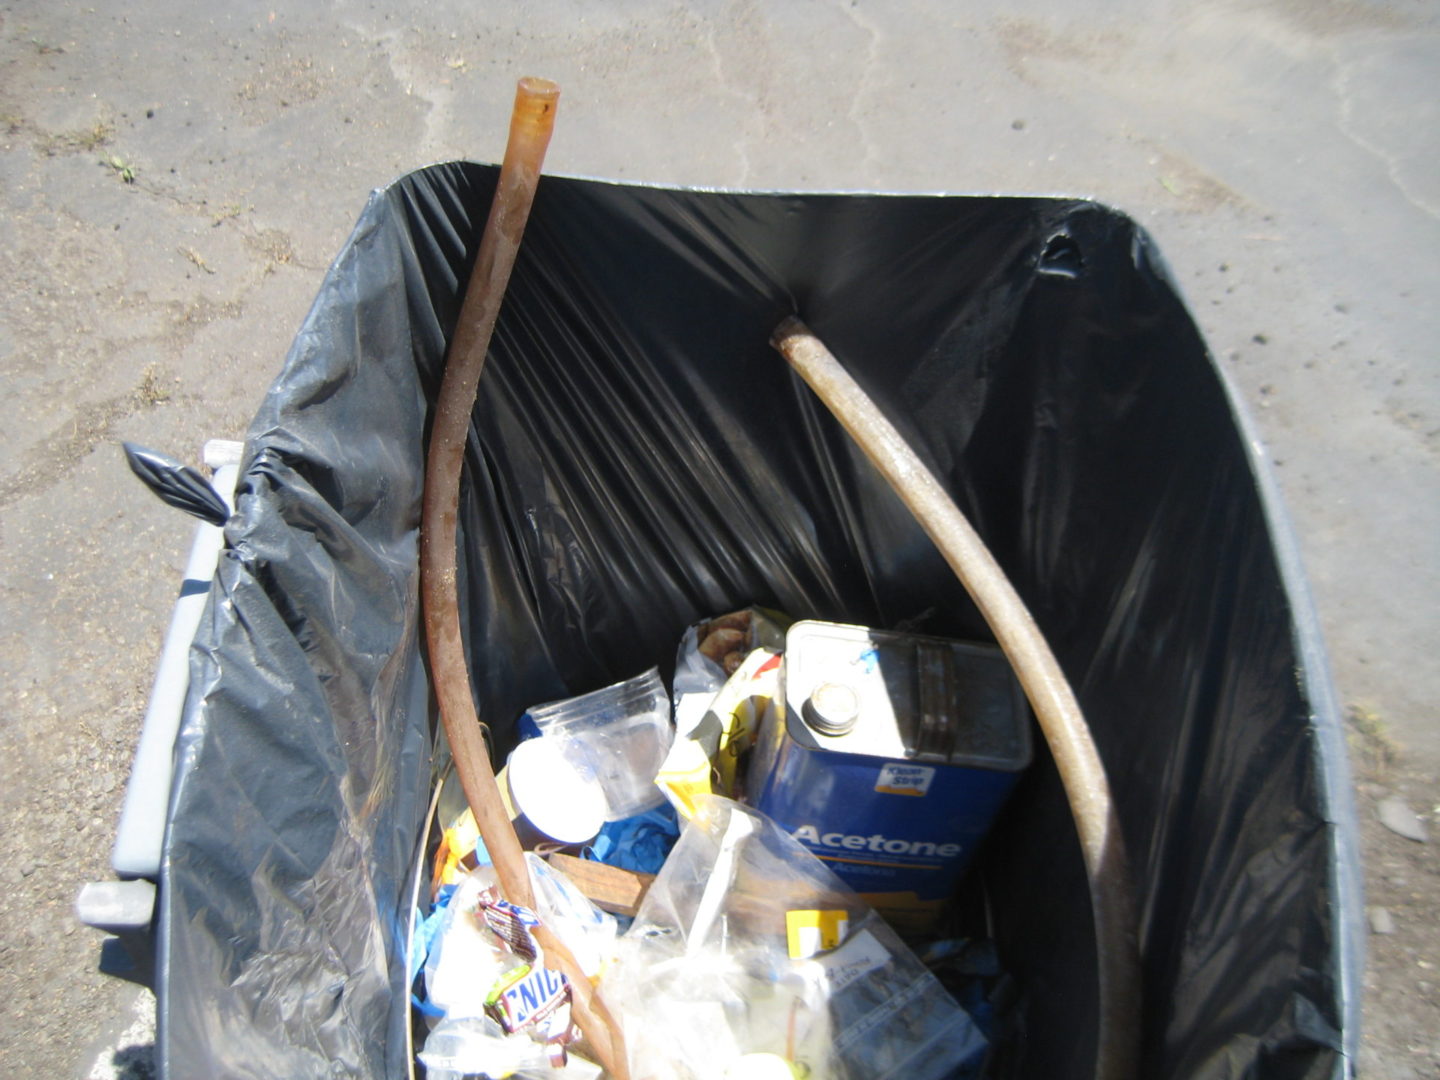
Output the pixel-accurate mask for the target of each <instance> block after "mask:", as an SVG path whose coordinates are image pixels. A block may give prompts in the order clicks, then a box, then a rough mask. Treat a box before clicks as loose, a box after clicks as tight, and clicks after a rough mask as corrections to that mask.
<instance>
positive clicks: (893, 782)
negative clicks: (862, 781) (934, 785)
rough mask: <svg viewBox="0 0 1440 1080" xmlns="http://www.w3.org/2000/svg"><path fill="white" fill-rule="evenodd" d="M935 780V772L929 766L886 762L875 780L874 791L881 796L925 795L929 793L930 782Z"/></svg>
mask: <svg viewBox="0 0 1440 1080" xmlns="http://www.w3.org/2000/svg"><path fill="white" fill-rule="evenodd" d="M933 779H935V770H934V769H932V768H931V767H930V766H929V765H907V764H904V763H903V762H897V761H891V762H888V763H887V764H886V765H885V766H884V767H883V768H881V770H880V775H879V776H878V777H876V779H875V790H876V792H877V793H879V794H881V795H921V796H923V795H925V794H927V793H928V792H929V791H930V781H931V780H933Z"/></svg>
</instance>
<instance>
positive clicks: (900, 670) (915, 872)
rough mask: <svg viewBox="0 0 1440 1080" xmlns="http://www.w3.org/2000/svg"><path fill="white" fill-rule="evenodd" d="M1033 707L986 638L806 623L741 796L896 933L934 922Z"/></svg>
mask: <svg viewBox="0 0 1440 1080" xmlns="http://www.w3.org/2000/svg"><path fill="white" fill-rule="evenodd" d="M1030 755H1031V740H1030V720H1029V710H1028V708H1027V707H1026V704H1025V700H1024V697H1023V695H1022V693H1021V691H1020V687H1019V684H1018V683H1017V682H1016V681H1015V677H1014V674H1013V673H1012V671H1011V669H1010V664H1009V662H1008V661H1006V659H1005V657H1004V655H1003V654H1002V653H1001V652H1000V650H999V649H997V648H995V647H994V646H991V645H980V644H973V643H970V642H962V641H953V640H949V639H945V638H934V637H921V636H918V635H913V634H901V633H895V632H891V631H884V630H872V629H868V628H866V627H862V626H847V625H843V624H839V623H825V622H815V621H805V622H798V623H795V624H794V625H793V626H791V627H790V630H789V632H788V633H787V635H786V641H785V653H784V659H783V661H782V667H781V688H780V694H779V695H778V697H777V698H776V707H775V708H773V709H772V710H770V712H769V714H768V716H767V718H766V721H765V723H764V724H763V725H762V728H761V731H760V736H759V741H758V743H757V745H756V748H755V752H754V754H753V755H752V759H751V769H750V776H749V781H750V782H749V790H750V792H751V801H752V802H753V804H754V805H755V806H756V807H757V808H758V809H759V810H761V811H762V812H763V813H765V814H767V815H769V816H770V817H771V818H773V819H774V820H775V821H776V822H778V823H779V824H780V825H781V826H782V827H784V828H785V829H786V830H787V831H788V832H790V833H791V834H792V835H793V836H794V837H795V838H796V839H797V840H799V841H800V842H801V843H802V844H804V845H805V846H806V847H807V848H808V849H809V850H810V851H812V852H814V854H816V855H817V856H819V857H820V858H821V859H822V860H824V861H825V863H826V864H827V865H828V866H829V867H830V868H831V869H832V870H834V871H835V873H836V874H837V875H839V877H840V878H841V879H842V880H844V881H845V882H846V883H847V884H849V885H850V886H851V887H852V888H854V889H855V890H856V891H857V892H859V893H860V894H861V895H862V896H864V898H865V899H866V900H867V901H868V902H869V903H870V904H871V906H873V907H875V908H876V909H877V910H878V911H880V912H881V914H883V915H884V916H886V917H887V918H888V919H889V920H890V921H891V922H892V923H894V924H895V925H896V926H897V928H899V929H901V930H903V931H914V932H920V931H924V930H926V929H928V928H929V927H930V926H931V925H932V924H933V922H934V919H935V917H936V915H937V914H938V913H939V911H940V909H941V907H942V906H943V904H944V902H945V901H946V900H947V899H948V898H949V897H950V896H951V894H952V893H953V891H954V889H955V887H956V884H957V883H958V881H959V879H960V877H961V875H962V874H963V873H964V871H965V869H966V867H967V865H968V864H969V862H970V859H971V857H972V856H973V855H974V853H975V850H976V849H977V848H978V847H979V845H980V842H981V840H982V839H983V838H984V836H985V834H986V832H987V830H988V829H989V827H990V825H991V823H992V822H993V821H994V819H995V817H996V815H997V814H998V812H999V810H1000V807H1001V805H1002V804H1003V803H1004V801H1005V798H1006V796H1007V795H1009V793H1010V791H1011V789H1012V788H1013V787H1014V785H1015V782H1016V780H1017V778H1018V776H1019V773H1020V771H1021V770H1023V769H1024V768H1025V766H1026V765H1028V764H1029V762H1030Z"/></svg>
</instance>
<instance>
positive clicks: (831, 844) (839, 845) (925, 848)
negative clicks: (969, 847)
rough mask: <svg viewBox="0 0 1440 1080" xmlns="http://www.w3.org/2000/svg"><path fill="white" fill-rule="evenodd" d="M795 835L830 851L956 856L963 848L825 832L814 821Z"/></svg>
mask: <svg viewBox="0 0 1440 1080" xmlns="http://www.w3.org/2000/svg"><path fill="white" fill-rule="evenodd" d="M794 836H795V839H796V840H799V841H800V842H801V843H802V844H809V845H810V846H811V847H814V848H824V849H828V850H830V851H871V852H876V853H880V854H885V855H906V856H912V857H914V856H920V857H926V858H932V859H953V858H955V856H957V855H959V854H960V852H961V850H962V847H961V845H959V844H936V843H932V842H931V841H929V840H899V839H893V840H892V839H890V838H889V837H887V836H884V835H883V834H881V833H875V834H874V835H873V836H862V835H860V834H858V833H838V832H827V833H822V832H821V831H820V830H819V829H817V828H816V827H815V826H814V825H801V826H800V827H799V828H798V829H796V830H795V832H794Z"/></svg>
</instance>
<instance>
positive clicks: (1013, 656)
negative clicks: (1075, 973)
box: [770, 318, 1141, 1080]
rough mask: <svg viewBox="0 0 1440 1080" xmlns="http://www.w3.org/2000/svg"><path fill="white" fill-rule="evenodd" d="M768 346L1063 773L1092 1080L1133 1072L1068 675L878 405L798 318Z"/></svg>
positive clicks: (1123, 918) (1101, 774) (1119, 903)
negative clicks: (951, 575)
mask: <svg viewBox="0 0 1440 1080" xmlns="http://www.w3.org/2000/svg"><path fill="white" fill-rule="evenodd" d="M770 342H771V344H772V345H774V346H775V348H776V349H778V350H779V351H780V353H781V354H782V355H784V357H785V359H786V360H788V361H789V362H790V365H791V366H792V367H793V368H794V369H795V370H796V371H797V372H799V373H800V376H801V378H803V379H804V380H805V381H806V382H807V383H808V384H809V385H810V388H811V389H812V390H814V391H815V393H816V395H817V396H818V397H819V398H820V400H821V401H823V402H824V403H825V406H826V407H827V408H828V409H829V410H830V411H831V412H832V413H834V415H835V417H836V419H838V420H839V421H840V423H841V425H842V426H843V427H844V428H845V430H846V431H848V432H849V433H850V436H851V437H852V438H853V439H854V440H855V442H856V443H857V444H858V445H859V446H860V448H861V449H862V450H863V451H864V452H865V455H866V457H868V458H869V459H870V461H871V462H872V463H873V464H874V465H875V467H876V468H877V469H879V470H880V473H881V474H882V475H883V476H884V477H885V479H886V480H888V481H889V482H890V486H891V487H892V488H894V489H895V493H896V494H897V495H899V496H900V498H901V499H902V500H903V501H904V503H905V505H906V506H907V507H909V509H910V512H911V513H912V514H914V515H915V520H916V521H917V522H919V524H920V526H921V528H923V529H924V530H925V532H926V534H927V535H928V536H929V537H930V539H931V540H932V541H934V543H935V546H936V547H937V548H939V550H940V553H941V554H942V555H943V556H944V557H945V561H946V562H948V563H949V564H950V568H951V569H952V570H954V571H955V575H956V577H958V578H959V579H960V583H961V584H962V585H964V586H965V590H966V592H968V593H969V594H970V596H971V597H972V598H973V599H974V601H975V604H976V606H977V607H979V609H980V613H981V614H982V615H983V616H984V617H985V621H986V622H987V623H989V625H990V629H991V630H992V631H993V632H994V634H995V640H996V641H997V642H999V644H1000V648H1001V649H1003V650H1004V651H1005V655H1006V656H1007V657H1008V658H1009V660H1010V664H1011V666H1012V667H1013V668H1014V669H1015V675H1016V677H1017V678H1018V679H1019V680H1020V685H1021V686H1022V687H1023V688H1024V690H1025V694H1026V696H1027V697H1029V699H1030V704H1031V705H1032V706H1033V707H1034V709H1035V717H1036V719H1037V720H1038V721H1039V722H1040V730H1041V731H1042V732H1043V733H1044V735H1045V741H1046V742H1047V743H1048V744H1049V747H1050V753H1051V755H1052V756H1053V757H1054V758H1055V764H1056V767H1057V768H1058V769H1059V771H1060V781H1061V783H1062V784H1063V785H1064V787H1065V795H1066V798H1068V799H1069V801H1070V809H1071V812H1072V813H1073V814H1074V817H1075V828H1076V831H1077V832H1078V833H1079V834H1080V846H1081V848H1082V850H1083V852H1084V855H1085V869H1086V873H1087V875H1088V878H1089V885H1090V903H1091V907H1092V908H1093V912H1094V919H1095V949H1096V952H1097V954H1098V959H1099V967H1100V1036H1099V1046H1098V1048H1097V1051H1096V1065H1095V1075H1096V1077H1098V1078H1100V1080H1129V1078H1130V1077H1133V1076H1135V1075H1136V1070H1137V1068H1138V1055H1139V1036H1140V1007H1141V996H1140V956H1139V948H1138V945H1137V937H1136V916H1135V897H1134V892H1133V886H1132V883H1131V880H1130V863H1129V859H1128V858H1127V856H1126V853H1125V837H1124V836H1123V835H1122V833H1121V831H1120V820H1119V818H1118V817H1117V816H1116V813H1115V804H1114V802H1113V801H1112V799H1111V797H1110V783H1109V781H1108V780H1107V779H1106V776H1105V765H1104V763H1103V762H1102V761H1101V760H1100V754H1099V752H1098V751H1097V750H1096V748H1095V741H1094V739H1093V738H1092V737H1091V734H1090V727H1089V725H1088V724H1086V722H1085V716H1084V714H1083V713H1082V712H1081V711H1080V704H1079V702H1078V701H1076V699H1075V694H1074V691H1072V690H1071V688H1070V683H1069V681H1068V680H1067V679H1066V678H1065V673H1064V672H1063V671H1062V670H1061V668H1060V664H1059V662H1058V661H1057V660H1056V659H1055V654H1054V653H1053V652H1051V651H1050V646H1049V645H1048V644H1047V643H1046V641H1045V638H1044V635H1042V634H1041V633H1040V628H1039V627H1038V626H1036V624H1035V620H1034V618H1033V617H1032V616H1031V614H1030V611H1029V609H1027V608H1026V607H1025V602H1024V601H1023V600H1021V599H1020V595H1019V594H1018V593H1017V592H1016V591H1015V587H1014V586H1013V585H1011V584H1010V581H1009V579H1008V578H1006V576H1005V572H1004V571H1003V570H1001V569H1000V564H999V563H997V562H996V561H995V558H994V556H992V555H991V554H990V551H989V549H987V548H986V547H985V543H984V541H982V540H981V539H980V537H979V535H978V534H977V533H976V532H975V530H974V529H973V528H972V527H971V525H970V522H969V521H967V520H966V519H965V515H964V514H962V513H961V512H960V508H959V507H958V506H956V505H955V501H954V500H953V499H951V498H950V495H949V493H948V492H947V491H946V490H945V489H944V487H942V486H941V484H940V481H939V480H937V479H936V478H935V475H934V474H933V473H932V472H931V471H930V470H929V468H928V467H927V466H926V465H925V463H924V462H923V461H921V460H920V457H919V455H917V454H916V453H915V451H914V450H913V449H912V448H911V447H910V445H909V444H908V443H907V442H906V441H905V439H904V437H903V436H902V435H901V434H900V432H899V431H897V430H896V429H895V427H894V425H893V424H891V423H890V421H889V420H887V419H886V418H885V416H884V414H883V413H881V412H880V410H879V409H878V408H877V407H876V405H875V403H874V402H873V401H872V400H871V399H870V397H869V396H868V395H867V394H866V393H865V391H864V390H862V389H861V388H860V385H859V384H858V383H857V382H856V381H855V380H854V379H853V378H851V377H850V374H849V373H848V372H847V371H846V370H845V369H844V368H843V367H841V366H840V363H839V361H837V360H836V359H835V357H834V356H833V355H831V353H830V350H829V349H827V348H826V347H825V345H824V344H823V343H822V342H821V341H820V339H819V338H817V337H816V336H815V335H814V334H813V333H811V332H810V329H809V328H808V327H807V326H806V325H805V324H804V323H802V322H801V321H800V320H799V319H795V318H790V319H786V320H785V321H784V322H782V323H781V324H780V325H779V326H778V327H777V328H776V330H775V333H774V335H773V336H772V337H771V339H770Z"/></svg>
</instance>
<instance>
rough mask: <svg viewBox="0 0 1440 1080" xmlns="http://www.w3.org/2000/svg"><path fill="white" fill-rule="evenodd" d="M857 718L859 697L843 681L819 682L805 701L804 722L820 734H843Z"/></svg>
mask: <svg viewBox="0 0 1440 1080" xmlns="http://www.w3.org/2000/svg"><path fill="white" fill-rule="evenodd" d="M859 719H860V698H859V697H858V696H857V695H856V693H855V691H854V690H853V689H852V688H851V687H849V686H846V685H845V684H844V683H837V682H825V683H821V684H820V685H819V686H817V687H815V689H814V690H812V691H810V698H809V700H807V701H806V702H805V722H806V723H807V724H809V725H810V726H811V727H812V728H814V729H815V730H816V731H818V732H819V733H820V734H821V735H844V734H846V733H847V732H849V731H850V729H851V728H853V727H854V726H855V722H856V721H857V720H859Z"/></svg>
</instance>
